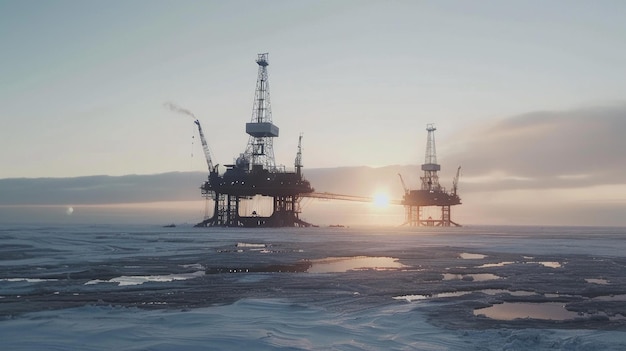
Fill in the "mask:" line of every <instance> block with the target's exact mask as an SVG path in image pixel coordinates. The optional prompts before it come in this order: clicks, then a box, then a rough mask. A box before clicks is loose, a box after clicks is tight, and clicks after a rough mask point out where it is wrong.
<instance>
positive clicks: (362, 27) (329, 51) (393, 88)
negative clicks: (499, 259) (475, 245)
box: [0, 0, 626, 225]
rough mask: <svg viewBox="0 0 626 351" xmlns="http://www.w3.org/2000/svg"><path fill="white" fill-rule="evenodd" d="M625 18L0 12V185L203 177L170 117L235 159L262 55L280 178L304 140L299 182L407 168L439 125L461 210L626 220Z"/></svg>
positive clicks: (396, 4)
mask: <svg viewBox="0 0 626 351" xmlns="http://www.w3.org/2000/svg"><path fill="white" fill-rule="evenodd" d="M624 13H626V3H624V2H623V1H606V0H605V1H549V2H545V1H506V2H503V1H473V2H470V1H417V0H414V1H367V0H359V1H349V0H344V1H306V0H303V1H228V2H227V1H159V0H157V1H147V0H146V1H142V0H135V1H106V2H105V1H78V0H59V1H49V2H41V1H17V0H15V1H13V0H10V1H7V0H0V45H1V47H2V51H1V53H0V123H1V126H2V127H1V128H0V140H2V148H0V164H2V165H3V167H0V179H1V178H22V177H26V178H39V177H78V176H91V175H113V176H119V175H126V174H154V173H162V172H172V171H204V170H205V169H206V163H205V162H204V158H203V156H202V149H201V145H200V143H199V141H198V140H197V136H196V134H197V130H196V129H195V125H194V124H193V123H192V120H191V119H189V118H188V117H186V116H182V115H180V114H175V113H172V111H171V110H169V109H167V108H164V103H167V102H172V103H175V104H177V105H179V106H182V107H183V108H185V109H188V110H189V111H192V112H193V113H194V114H195V115H196V116H197V117H198V118H199V120H200V121H201V123H202V125H203V128H204V130H205V134H206V135H207V138H208V142H209V145H210V148H211V150H212V153H213V156H214V163H220V164H225V163H231V162H232V161H233V159H234V158H235V157H236V156H237V155H238V154H239V153H241V152H243V151H244V149H245V146H246V143H247V141H248V137H247V135H246V134H245V123H246V122H248V121H249V120H250V118H251V115H252V106H253V97H254V89H255V83H256V78H257V65H256V63H255V59H256V56H257V54H258V53H264V52H268V53H269V62H270V65H269V67H268V71H269V82H270V91H271V102H272V112H273V122H274V124H276V125H277V126H278V127H279V128H280V137H279V138H278V139H277V140H275V142H274V151H275V155H276V162H277V163H278V164H285V165H286V166H287V167H288V168H289V167H293V160H294V157H295V154H296V147H297V142H298V135H299V134H300V133H303V135H304V139H303V152H304V157H303V158H304V166H305V169H306V168H329V167H346V166H370V167H381V166H387V165H413V164H421V163H422V162H423V159H424V151H425V144H426V131H425V128H426V124H427V123H434V124H435V125H436V126H437V132H436V133H437V134H436V141H437V151H438V159H439V162H440V163H441V164H442V169H443V170H444V171H447V172H448V173H446V176H449V175H450V174H452V173H453V172H454V171H455V170H456V167H457V165H461V166H462V180H461V188H462V187H463V184H465V189H466V190H467V191H471V194H468V195H469V198H470V199H471V198H472V197H474V198H475V199H476V201H478V200H481V201H484V199H488V200H489V201H492V202H493V203H496V204H497V203H500V202H504V203H510V202H512V201H514V202H516V203H518V205H519V203H520V202H521V203H523V204H526V206H527V207H528V211H529V213H532V211H533V206H535V205H536V202H537V200H538V199H540V200H539V201H540V202H541V203H542V204H543V205H544V206H546V205H545V204H546V203H551V204H552V203H554V204H555V205H554V206H557V204H562V203H570V202H572V201H579V200H581V199H584V200H585V201H587V202H588V201H595V202H597V203H598V206H596V207H595V208H596V209H597V211H598V213H604V214H605V216H606V213H608V212H607V211H606V208H605V207H607V206H609V205H607V204H609V203H610V204H612V206H611V208H613V210H611V211H616V210H615V208H618V209H623V208H626V195H624V194H626V182H625V181H624V180H623V179H626V177H624V175H625V173H626V172H625V169H624V167H625V166H624V165H625V164H626V157H625V156H623V154H624V153H623V151H622V150H624V149H625V148H624V147H625V146H626V145H625V142H624V141H623V138H622V136H623V135H624V133H626V122H625V121H626V99H625V97H624V93H625V92H626V65H624V64H623V63H624V62H626V46H624V45H623V43H624V42H626V21H623V14H624ZM590 194H593V195H592V196H591V195H590ZM0 196H1V195H0ZM512 199H514V200H512ZM465 203H467V201H465ZM600 205H601V206H600ZM590 206H591V207H593V206H592V205H590ZM600 207H602V209H600ZM518 210H519V209H518ZM600 211H602V212H600ZM611 211H609V212H611ZM620 211H621V210H620ZM620 213H621V212H620ZM598 221H600V220H598ZM624 225H626V223H624Z"/></svg>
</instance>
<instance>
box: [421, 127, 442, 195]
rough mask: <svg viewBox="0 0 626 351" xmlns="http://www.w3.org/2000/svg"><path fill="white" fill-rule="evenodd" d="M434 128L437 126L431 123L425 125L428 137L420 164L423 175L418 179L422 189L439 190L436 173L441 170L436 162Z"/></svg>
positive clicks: (437, 174)
mask: <svg viewBox="0 0 626 351" xmlns="http://www.w3.org/2000/svg"><path fill="white" fill-rule="evenodd" d="M436 130H437V128H435V126H434V125H433V124H432V123H431V124H427V125H426V131H427V132H428V139H427V142H426V157H425V158H424V164H422V171H424V175H423V176H422V177H420V179H421V180H422V190H427V191H439V190H440V189H441V186H440V185H439V173H437V172H439V171H440V170H441V166H440V165H439V164H437V151H436V150H435V131H436Z"/></svg>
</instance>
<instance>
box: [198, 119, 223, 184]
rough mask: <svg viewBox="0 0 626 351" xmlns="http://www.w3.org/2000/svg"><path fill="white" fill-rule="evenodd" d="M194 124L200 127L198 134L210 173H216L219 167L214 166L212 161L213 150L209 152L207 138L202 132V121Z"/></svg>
mask: <svg viewBox="0 0 626 351" xmlns="http://www.w3.org/2000/svg"><path fill="white" fill-rule="evenodd" d="M193 123H195V124H196V125H197V126H198V133H199V134H200V141H201V142H202V149H203V150H204V157H205V158H206V164H207V166H208V167H209V172H213V171H216V168H217V166H218V165H215V166H213V161H212V160H211V150H209V144H208V143H207V142H206V138H205V137H204V133H203V132H202V126H201V125H200V121H199V120H198V119H196V120H195V121H193Z"/></svg>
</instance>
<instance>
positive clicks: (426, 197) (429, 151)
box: [398, 124, 461, 227]
mask: <svg viewBox="0 0 626 351" xmlns="http://www.w3.org/2000/svg"><path fill="white" fill-rule="evenodd" d="M435 130H437V128H435V126H434V125H433V124H428V125H427V126H426V131H428V141H427V143H426V159H425V161H424V164H422V171H424V175H423V176H422V177H420V179H421V180H422V186H421V188H420V189H417V190H411V189H409V188H408V187H407V186H406V184H405V183H404V179H402V175H401V174H398V176H400V181H401V182H402V187H403V188H404V196H403V198H402V202H401V203H402V205H404V208H405V212H406V221H405V222H404V225H409V226H412V227H420V226H427V227H433V226H438V227H450V226H451V225H453V226H456V227H460V225H459V224H458V223H455V222H454V221H452V219H451V215H450V206H454V205H460V204H461V198H460V197H459V195H457V193H456V191H457V188H458V184H459V172H460V171H461V167H459V168H457V170H456V176H455V177H454V180H453V181H452V191H450V192H447V191H446V189H445V188H444V187H442V186H441V185H440V184H439V174H438V172H439V171H440V170H441V166H440V165H439V164H438V163H437V153H436V150H435ZM433 206H435V207H440V210H441V217H440V218H434V219H433V218H432V217H428V218H424V217H425V216H424V211H423V210H424V207H433Z"/></svg>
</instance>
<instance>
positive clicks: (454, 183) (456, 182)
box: [452, 166, 461, 195]
mask: <svg viewBox="0 0 626 351" xmlns="http://www.w3.org/2000/svg"><path fill="white" fill-rule="evenodd" d="M460 172H461V166H459V168H457V169H456V175H455V176H454V179H453V180H452V195H456V190H457V188H458V187H459V173H460Z"/></svg>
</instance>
